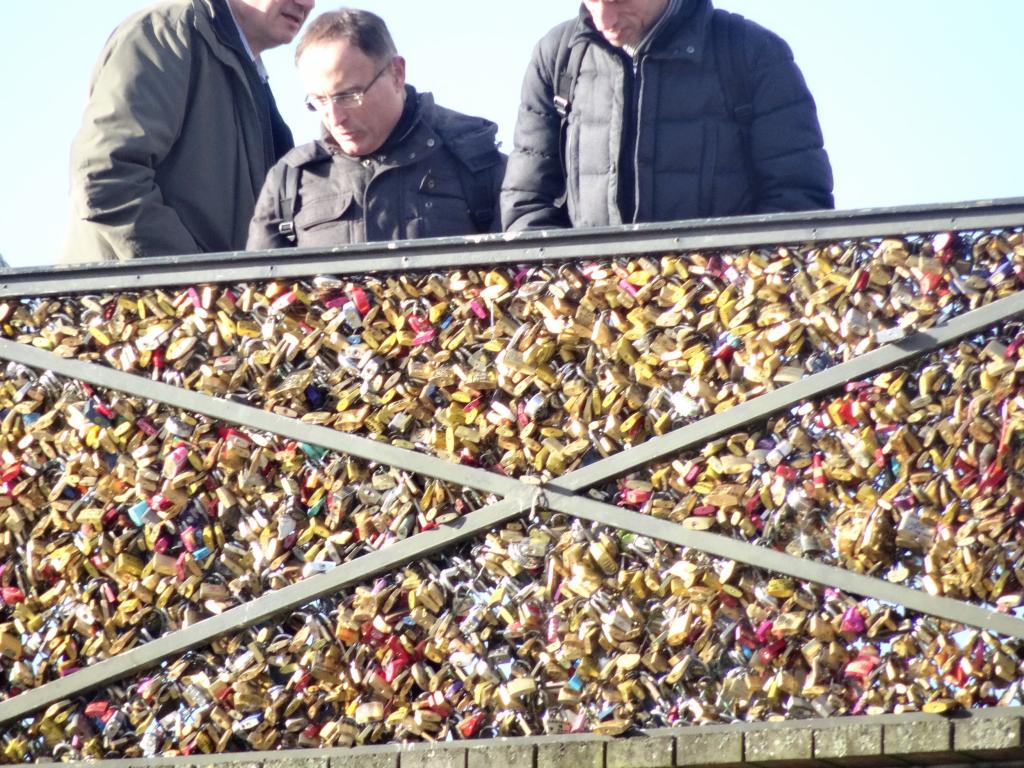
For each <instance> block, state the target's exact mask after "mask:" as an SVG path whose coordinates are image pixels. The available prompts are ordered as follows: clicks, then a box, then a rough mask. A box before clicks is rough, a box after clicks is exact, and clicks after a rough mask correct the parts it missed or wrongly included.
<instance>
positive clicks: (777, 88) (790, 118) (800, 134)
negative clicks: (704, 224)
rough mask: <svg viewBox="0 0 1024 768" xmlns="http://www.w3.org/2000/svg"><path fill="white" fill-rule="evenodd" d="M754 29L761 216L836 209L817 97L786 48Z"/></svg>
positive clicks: (754, 128) (755, 152) (754, 140)
mask: <svg viewBox="0 0 1024 768" xmlns="http://www.w3.org/2000/svg"><path fill="white" fill-rule="evenodd" d="M751 27H752V29H750V31H749V33H748V34H749V35H750V37H751V39H752V40H753V41H754V45H753V46H750V47H751V48H753V50H748V54H749V55H752V56H753V61H752V62H750V61H748V64H749V65H750V66H751V70H750V71H751V72H752V86H751V87H752V100H753V109H754V114H753V123H752V125H751V130H750V134H751V136H750V138H751V147H750V155H751V159H752V162H753V166H754V169H753V170H754V174H755V177H756V182H757V201H756V204H755V212H756V213H778V212H782V211H805V210H815V209H823V208H833V207H834V206H835V201H834V199H833V197H832V167H831V165H830V164H829V159H828V154H827V153H826V152H825V147H824V139H823V138H822V135H821V126H820V125H819V124H818V113H817V109H816V107H815V105H814V97H813V96H811V92H810V91H809V90H808V88H807V84H806V82H805V81H804V77H803V74H802V73H801V72H800V69H799V67H797V65H796V62H795V61H794V60H793V53H792V51H791V50H790V48H789V46H788V45H787V44H786V42H785V41H783V40H782V38H780V37H779V36H778V35H775V34H773V33H771V32H768V31H767V30H765V29H763V28H761V27H759V26H757V25H753V24H752V25H751Z"/></svg>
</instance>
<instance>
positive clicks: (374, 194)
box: [246, 88, 505, 250]
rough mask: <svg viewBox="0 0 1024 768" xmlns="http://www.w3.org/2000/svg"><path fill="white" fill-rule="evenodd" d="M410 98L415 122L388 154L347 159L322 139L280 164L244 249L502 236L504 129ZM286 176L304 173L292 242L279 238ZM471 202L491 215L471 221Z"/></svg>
mask: <svg viewBox="0 0 1024 768" xmlns="http://www.w3.org/2000/svg"><path fill="white" fill-rule="evenodd" d="M409 98H410V99H412V100H415V101H413V102H412V107H413V108H414V109H415V110H417V114H416V115H415V116H414V117H413V120H412V123H411V125H410V127H409V128H408V130H406V132H405V134H404V135H403V136H401V137H398V138H397V139H395V138H394V137H392V138H389V140H388V141H387V142H386V143H385V146H387V147H388V149H386V150H385V151H384V153H383V154H373V155H369V156H367V157H350V156H348V155H346V154H344V153H342V152H340V151H339V150H338V149H337V145H335V144H334V143H333V142H332V141H331V140H330V139H329V138H325V139H323V140H320V141H313V142H310V143H308V144H303V145H302V146H300V147H296V148H295V149H293V150H292V151H291V152H289V153H288V154H287V155H285V156H284V157H283V158H281V160H280V162H279V163H278V164H277V165H276V166H274V167H273V168H272V169H271V170H270V173H269V174H267V181H266V183H265V184H264V185H263V191H262V192H261V193H260V197H259V200H258V201H257V203H256V213H255V215H254V216H253V220H252V223H251V224H250V226H249V241H248V244H247V246H246V247H247V248H248V249H249V250H262V249H266V248H287V247H289V246H293V245H294V246H316V247H324V246H332V245H343V244H345V243H363V242H367V241H372V240H403V239H411V238H420V237H445V236H454V235H469V234H474V233H477V232H481V231H496V230H497V228H498V226H499V222H500V219H499V212H498V194H499V189H500V186H501V178H502V175H503V173H504V170H505V157H504V155H502V154H501V152H499V151H498V148H497V145H496V144H495V136H496V134H497V130H498V128H497V126H496V125H495V124H494V123H492V122H490V121H489V120H484V119H483V118H480V117H470V116H469V115H463V114H461V113H459V112H454V111H452V110H450V109H445V108H444V107H440V106H437V105H435V104H434V99H433V97H432V96H431V95H430V94H429V93H419V94H418V93H416V91H415V90H413V89H412V88H410V89H409ZM289 168H290V169H292V170H289ZM289 173H297V174H298V178H297V183H298V198H297V201H296V204H295V206H294V213H293V217H294V219H293V222H294V229H295V241H294V242H291V241H289V240H288V239H287V238H286V237H285V235H283V234H282V233H281V232H280V230H279V226H280V224H281V222H282V220H283V219H284V218H287V208H288V206H287V204H286V202H285V201H286V199H287V197H288V194H287V193H286V188H287V186H288V184H287V181H286V177H287V175H288V174H289ZM471 190H475V192H474V191H471ZM474 197H475V198H476V201H477V202H476V205H475V206H474V207H476V208H478V209H480V208H482V209H486V217H482V216H480V215H478V216H477V217H476V218H474V216H473V215H472V213H471V210H470V208H471V203H472V202H473V200H472V198H474ZM481 201H482V202H481ZM484 218H485V219H486V221H482V219H484ZM478 222H480V223H478ZM481 224H486V226H481Z"/></svg>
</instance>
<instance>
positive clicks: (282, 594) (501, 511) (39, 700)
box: [0, 486, 534, 724]
mask: <svg viewBox="0 0 1024 768" xmlns="http://www.w3.org/2000/svg"><path fill="white" fill-rule="evenodd" d="M526 487H527V486H524V488H526ZM533 493H534V489H530V493H529V494H520V498H507V499H504V500H502V501H499V502H496V503H494V504H490V505H488V506H486V507H483V508H481V509H478V510H476V511H475V512H471V513H470V514H468V515H466V516H465V517H463V518H460V519H459V520H456V521H454V522H453V523H451V524H449V525H445V526H441V527H440V528H436V529H434V530H432V531H426V532H424V533H420V534H417V535H416V536H412V537H410V538H408V539H404V540H403V541H400V542H397V543H396V544H393V545H391V546H389V547H387V548H386V549H382V550H380V551H378V552H374V553H372V554H369V555H364V556H363V557H360V558H359V559H357V560H353V561H351V562H348V563H344V564H342V565H338V566H336V567H334V568H333V569H331V570H330V571H327V572H326V573H322V574H318V575H316V576H311V577H310V578H308V579H305V580H303V581H300V582H298V583H297V584H291V585H289V586H287V587H282V588H281V589H278V590H275V591H273V592H270V593H267V594H265V595H262V596H260V597H258V598H256V599H255V600H251V601H249V602H248V603H245V604H244V605H240V606H238V607H237V608H232V609H230V610H227V611H225V612H224V613H222V614H220V615H219V616H214V617H212V618H209V619H205V620H203V621H200V622H197V623H196V624H194V625H192V626H190V627H188V628H186V629H181V630H178V631H176V632H173V633H171V634H169V635H164V636H163V637H160V638H157V639H156V640H153V641H151V642H148V643H146V644H145V645H141V646H139V647H137V648H132V649H131V650H128V651H125V652H123V653H121V654H119V655H117V656H114V657H113V658H110V659H105V660H104V661H101V662H99V663H97V664H91V665H89V666H88V667H86V668H84V669H81V670H79V671H78V672H75V673H73V674H70V675H68V676H67V677H63V678H61V679H59V680H55V681H53V682H50V683H46V684H45V685H41V686H39V687H38V688H33V689H31V690H28V691H25V692H24V693H20V694H18V695H17V696H15V697H14V698H11V699H8V700H7V701H3V702H0V724H3V723H7V722H10V721H11V720H16V719H17V718H20V717H25V716H27V715H30V714H31V713H33V712H35V711H37V710H40V709H42V708H44V707H46V706H48V705H50V704H52V703H53V702H55V701H60V700H62V699H67V698H71V697H73V696H77V695H79V694H82V693H85V692H87V691H90V690H93V689H95V688H98V687H100V686H103V685H106V684H108V683H112V682H115V681H117V680H120V679H123V678H125V677H127V676H129V675H132V674H135V673H136V672H142V671H144V670H146V669H150V668H152V667H154V666H156V665H157V664H159V663H160V662H161V661H163V660H164V659H166V658H167V657H169V656H173V655H176V654H179V653H183V652H185V651H188V650H190V649H192V648H196V647H197V646H200V645H203V644H204V643H208V642H210V641H212V640H214V639H216V638H217V637H219V636H221V635H224V634H227V633H228V632H233V631H236V630H242V629H245V628H246V627H251V626H252V625H253V624H258V623H260V622H261V621H267V620H269V619H271V618H273V617H274V616H277V615H279V614H281V613H283V612H285V611H289V610H291V609H293V608H298V607H300V606H303V605H307V604H308V603H310V602H312V601H313V600H316V599H318V598H320V597H323V596H324V595H328V594H331V593H333V592H336V591H338V590H339V589H343V588H344V587H348V586H352V585H353V584H359V583H362V582H363V581H365V580H366V579H369V578H373V577H374V576H376V575H378V574H381V573H387V572H389V571H393V570H394V569H396V568H400V567H402V566H403V565H405V564H407V563H409V562H411V561H413V560H416V559H418V558H421V557H426V556H428V555H431V554H433V553H435V552H439V551H441V550H443V549H445V548H446V547H450V546H453V545H455V544H458V543H459V542H462V541H465V540H466V539H469V538H472V537H474V536H477V535H479V534H481V533H486V532H487V531H489V530H491V529H493V528H494V527H495V526H498V525H501V524H502V523H504V522H506V521H508V520H510V519H512V518H515V517H517V516H519V515H521V514H523V513H524V512H526V511H527V510H529V509H530V505H531V502H532V495H533Z"/></svg>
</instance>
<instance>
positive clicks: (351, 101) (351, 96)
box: [306, 59, 394, 112]
mask: <svg viewBox="0 0 1024 768" xmlns="http://www.w3.org/2000/svg"><path fill="white" fill-rule="evenodd" d="M392 61H394V59H392V60H390V61H388V63H387V64H385V65H384V66H383V67H381V68H380V69H379V70H377V74H376V75H374V76H373V80H371V81H370V82H369V83H368V84H367V86H366V87H365V88H356V89H353V90H351V91H344V92H343V93H332V94H331V95H330V96H307V97H306V109H308V110H309V111H310V112H320V111H327V109H329V108H330V107H332V106H335V107H346V108H352V107H361V106H363V99H364V98H366V94H367V92H368V91H369V90H370V89H371V88H373V85H374V83H376V82H377V80H378V79H379V78H380V76H381V75H383V74H384V71H385V70H386V69H387V68H388V67H390V66H391V62H392Z"/></svg>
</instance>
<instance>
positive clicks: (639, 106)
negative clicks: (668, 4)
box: [631, 55, 647, 224]
mask: <svg viewBox="0 0 1024 768" xmlns="http://www.w3.org/2000/svg"><path fill="white" fill-rule="evenodd" d="M646 59H647V56H646V55H643V60H646ZM642 64H643V61H642V60H641V59H640V58H635V59H633V93H634V94H635V95H634V100H633V101H634V103H635V104H636V108H635V110H634V112H635V114H634V115H633V119H634V120H635V121H636V127H635V128H634V131H633V215H632V219H631V220H632V222H633V223H634V224H635V223H636V222H637V220H638V218H639V216H640V124H641V120H640V115H641V114H642V113H643V97H644V90H643V83H642V81H641V79H642V72H643V67H642Z"/></svg>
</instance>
